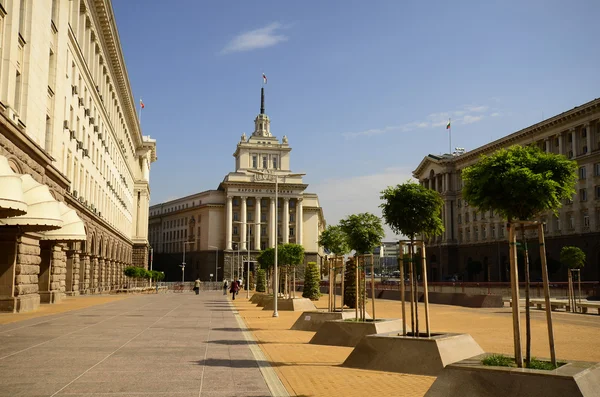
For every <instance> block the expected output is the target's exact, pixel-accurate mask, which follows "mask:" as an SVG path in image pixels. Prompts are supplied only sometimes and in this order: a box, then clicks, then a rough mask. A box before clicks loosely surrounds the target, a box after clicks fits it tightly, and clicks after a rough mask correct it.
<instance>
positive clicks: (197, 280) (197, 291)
mask: <svg viewBox="0 0 600 397" xmlns="http://www.w3.org/2000/svg"><path fill="white" fill-rule="evenodd" d="M194 291H195V292H196V295H199V294H200V278H197V279H196V281H194Z"/></svg>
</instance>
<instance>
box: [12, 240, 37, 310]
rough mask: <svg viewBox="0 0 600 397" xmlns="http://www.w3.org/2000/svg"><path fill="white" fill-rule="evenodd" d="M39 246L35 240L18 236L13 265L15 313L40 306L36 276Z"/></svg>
mask: <svg viewBox="0 0 600 397" xmlns="http://www.w3.org/2000/svg"><path fill="white" fill-rule="evenodd" d="M40 252H41V250H40V244H39V241H38V240H37V239H34V238H30V237H26V236H20V237H18V239H17V260H16V264H15V298H16V302H15V308H14V310H15V311H17V312H24V311H31V310H35V309H37V308H38V307H39V305H40V295H39V293H38V291H39V288H38V274H39V272H40V263H41V261H42V259H41V257H40Z"/></svg>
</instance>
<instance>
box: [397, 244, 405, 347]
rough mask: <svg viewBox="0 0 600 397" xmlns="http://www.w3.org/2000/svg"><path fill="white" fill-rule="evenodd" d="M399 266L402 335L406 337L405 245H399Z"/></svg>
mask: <svg viewBox="0 0 600 397" xmlns="http://www.w3.org/2000/svg"><path fill="white" fill-rule="evenodd" d="M398 265H399V267H400V300H401V301H402V335H404V336H406V297H405V294H406V291H405V284H404V244H401V243H399V248H398Z"/></svg>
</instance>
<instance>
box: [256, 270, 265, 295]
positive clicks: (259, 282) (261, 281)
mask: <svg viewBox="0 0 600 397" xmlns="http://www.w3.org/2000/svg"><path fill="white" fill-rule="evenodd" d="M266 290H267V279H266V273H265V269H258V270H257V271H256V292H266Z"/></svg>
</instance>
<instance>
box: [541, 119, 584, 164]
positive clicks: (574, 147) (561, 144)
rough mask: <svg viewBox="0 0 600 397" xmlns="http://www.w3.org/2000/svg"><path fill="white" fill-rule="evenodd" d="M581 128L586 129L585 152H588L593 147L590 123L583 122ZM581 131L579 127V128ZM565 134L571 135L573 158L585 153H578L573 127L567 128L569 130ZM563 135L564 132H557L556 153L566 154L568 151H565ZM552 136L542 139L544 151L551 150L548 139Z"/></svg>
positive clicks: (575, 133) (575, 131)
mask: <svg viewBox="0 0 600 397" xmlns="http://www.w3.org/2000/svg"><path fill="white" fill-rule="evenodd" d="M582 128H583V129H585V131H586V136H585V139H586V146H587V152H586V153H590V152H591V151H592V150H593V149H594V148H593V147H592V143H593V141H592V139H593V133H592V126H591V123H585V124H583V126H582ZM579 131H581V129H580V130H579ZM567 134H570V135H571V136H572V142H571V143H572V145H571V148H572V150H573V158H575V157H577V156H578V155H579V154H585V153H579V144H578V138H579V137H578V133H577V130H576V128H575V127H573V128H571V129H569V131H568V132H567ZM563 135H564V132H561V133H559V134H557V136H556V138H558V154H564V155H567V154H568V153H566V151H565V145H564V142H563ZM552 138H553V137H547V138H546V139H545V140H544V150H545V151H546V152H551V151H552V150H551V144H550V139H552Z"/></svg>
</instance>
